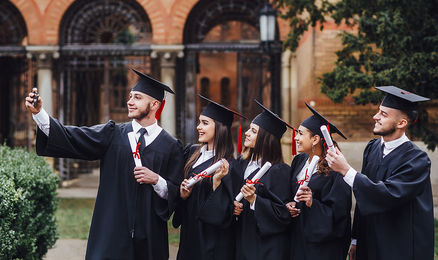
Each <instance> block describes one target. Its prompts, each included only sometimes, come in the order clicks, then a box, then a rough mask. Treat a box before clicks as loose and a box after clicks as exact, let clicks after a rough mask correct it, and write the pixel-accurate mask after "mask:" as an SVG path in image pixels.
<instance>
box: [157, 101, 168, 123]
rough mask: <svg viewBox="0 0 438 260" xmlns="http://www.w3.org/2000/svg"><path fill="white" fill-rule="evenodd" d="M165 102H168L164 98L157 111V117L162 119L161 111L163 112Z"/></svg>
mask: <svg viewBox="0 0 438 260" xmlns="http://www.w3.org/2000/svg"><path fill="white" fill-rule="evenodd" d="M164 104H166V100H165V99H163V101H162V102H161V105H160V107H159V108H158V110H157V112H156V113H155V119H157V121H158V120H160V116H161V112H163V108H164Z"/></svg>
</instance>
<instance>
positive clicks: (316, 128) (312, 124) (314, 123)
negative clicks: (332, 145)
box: [301, 103, 347, 139]
mask: <svg viewBox="0 0 438 260" xmlns="http://www.w3.org/2000/svg"><path fill="white" fill-rule="evenodd" d="M305 104H306V106H307V108H308V109H309V110H310V111H312V113H313V115H312V116H310V117H308V118H306V120H304V121H303V122H302V123H301V125H302V126H304V127H305V128H307V129H309V130H310V131H311V132H312V133H314V134H317V135H319V136H320V137H321V138H324V136H323V135H322V132H321V126H322V125H325V126H327V124H328V125H329V129H330V130H329V132H330V134H332V133H337V134H339V135H340V136H342V137H343V138H344V139H347V137H345V136H344V134H342V132H341V131H339V129H338V128H336V126H335V125H333V124H332V123H330V122H329V121H328V120H327V119H325V118H324V117H323V116H322V115H321V114H320V113H318V111H316V110H315V109H314V108H312V107H311V106H309V104H307V103H305Z"/></svg>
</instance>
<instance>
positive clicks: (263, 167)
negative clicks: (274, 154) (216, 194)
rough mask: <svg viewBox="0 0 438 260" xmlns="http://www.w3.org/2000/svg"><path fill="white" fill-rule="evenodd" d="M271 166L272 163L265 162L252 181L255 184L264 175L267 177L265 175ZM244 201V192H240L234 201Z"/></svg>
mask: <svg viewBox="0 0 438 260" xmlns="http://www.w3.org/2000/svg"><path fill="white" fill-rule="evenodd" d="M271 166H272V164H271V163H270V162H265V164H263V166H262V168H261V169H260V170H259V171H258V172H257V173H256V175H254V177H252V179H251V181H252V182H255V181H256V180H260V179H261V178H262V177H263V175H265V173H266V172H267V171H268V170H269V168H271ZM242 199H243V194H242V192H239V194H237V196H236V198H235V199H234V200H236V201H239V202H240V201H241V200H242Z"/></svg>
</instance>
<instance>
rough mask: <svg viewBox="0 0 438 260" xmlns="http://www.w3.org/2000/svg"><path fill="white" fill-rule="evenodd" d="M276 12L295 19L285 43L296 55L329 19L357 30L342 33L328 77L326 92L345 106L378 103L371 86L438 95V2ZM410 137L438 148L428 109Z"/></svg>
mask: <svg viewBox="0 0 438 260" xmlns="http://www.w3.org/2000/svg"><path fill="white" fill-rule="evenodd" d="M277 8H282V9H284V10H286V11H285V12H283V14H282V17H283V18H285V19H288V20H289V21H290V26H291V32H290V33H289V35H288V38H287V40H286V41H285V42H284V46H285V47H286V48H289V49H291V50H292V51H295V50H296V48H297V47H298V42H299V39H300V37H301V36H302V35H303V33H304V32H305V31H306V30H307V29H308V27H309V26H316V25H317V24H318V22H319V23H320V24H321V29H323V25H324V22H326V19H328V18H332V19H333V20H334V21H335V22H336V23H337V24H338V25H339V24H341V23H345V24H347V25H351V26H355V27H356V28H357V30H356V31H355V32H354V33H352V32H343V33H342V44H343V49H342V50H340V51H338V52H337V56H338V59H337V61H336V67H335V69H334V70H333V71H332V72H329V73H325V74H324V75H323V76H322V78H320V82H321V91H322V92H323V93H324V94H326V95H327V96H328V97H329V98H330V99H332V100H333V101H334V102H337V103H340V102H342V101H343V100H344V98H345V97H346V96H347V95H352V96H353V98H354V101H355V103H356V104H367V103H373V104H377V103H378V102H379V101H380V100H381V98H382V95H381V93H378V92H375V91H373V90H372V86H386V85H394V86H398V87H400V88H403V89H406V90H408V91H412V92H414V93H417V94H419V95H422V96H426V97H429V98H431V99H435V98H437V96H438V0H414V1H412V0H411V1H408V0H399V1H394V0H340V1H337V2H334V1H328V0H318V1H315V0H279V1H277ZM420 115H421V116H420V117H419V119H418V122H417V123H416V124H414V125H413V127H411V128H410V131H411V134H413V135H414V136H417V137H421V139H422V140H423V141H424V142H425V143H426V144H427V145H428V148H429V149H432V150H434V149H435V147H436V145H437V144H438V134H437V133H436V131H433V129H432V125H431V124H430V123H429V120H428V115H427V112H426V110H425V105H424V104H423V105H422V106H420Z"/></svg>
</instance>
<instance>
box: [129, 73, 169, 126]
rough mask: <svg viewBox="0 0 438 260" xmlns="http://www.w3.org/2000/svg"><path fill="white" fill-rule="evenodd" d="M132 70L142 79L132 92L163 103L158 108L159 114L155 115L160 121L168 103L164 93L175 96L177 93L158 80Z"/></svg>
mask: <svg viewBox="0 0 438 260" xmlns="http://www.w3.org/2000/svg"><path fill="white" fill-rule="evenodd" d="M132 70H133V71H134V72H135V73H136V74H137V75H138V76H139V77H140V79H139V80H138V82H137V84H135V86H134V87H133V88H132V90H133V91H139V92H142V93H144V94H146V95H149V96H151V97H153V98H155V99H156V100H158V101H160V102H161V105H160V107H159V108H158V110H157V113H156V114H155V118H156V119H157V120H158V119H159V118H160V115H161V112H162V111H163V108H164V104H165V103H166V101H165V100H164V91H167V92H170V93H172V94H175V92H173V90H172V89H171V88H169V87H168V86H166V85H164V84H163V83H161V82H159V81H158V80H156V79H153V78H152V77H150V76H148V75H146V74H143V73H141V72H140V71H138V70H136V69H132Z"/></svg>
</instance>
